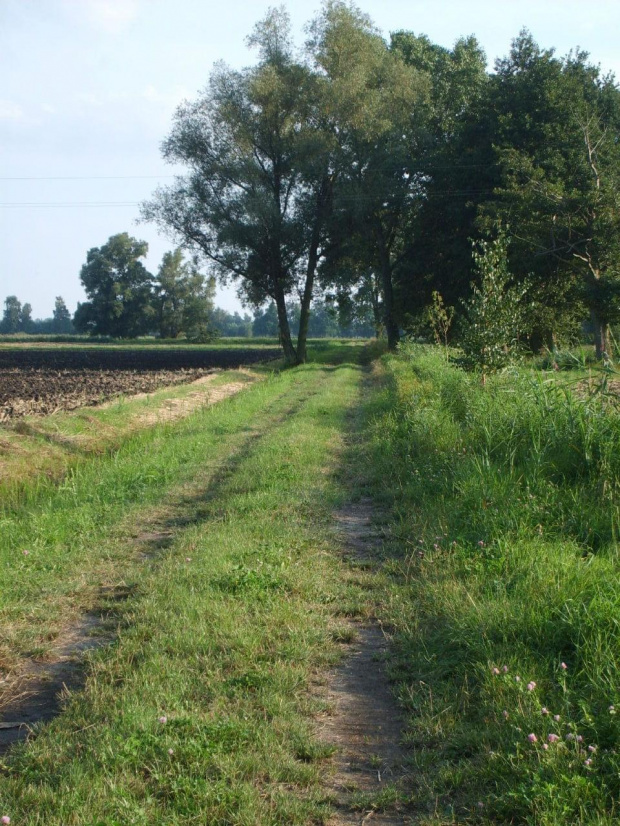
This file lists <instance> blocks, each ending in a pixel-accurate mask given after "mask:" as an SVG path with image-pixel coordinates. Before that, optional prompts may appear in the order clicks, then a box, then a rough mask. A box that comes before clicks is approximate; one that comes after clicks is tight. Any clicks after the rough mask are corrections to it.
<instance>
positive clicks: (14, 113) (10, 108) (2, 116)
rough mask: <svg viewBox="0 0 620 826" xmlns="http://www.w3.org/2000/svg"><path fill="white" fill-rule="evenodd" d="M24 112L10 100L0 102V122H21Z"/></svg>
mask: <svg viewBox="0 0 620 826" xmlns="http://www.w3.org/2000/svg"><path fill="white" fill-rule="evenodd" d="M23 117H24V110H23V109H22V107H21V106H20V105H19V104H18V103H14V102H13V101H12V100H0V120H22V119H23Z"/></svg>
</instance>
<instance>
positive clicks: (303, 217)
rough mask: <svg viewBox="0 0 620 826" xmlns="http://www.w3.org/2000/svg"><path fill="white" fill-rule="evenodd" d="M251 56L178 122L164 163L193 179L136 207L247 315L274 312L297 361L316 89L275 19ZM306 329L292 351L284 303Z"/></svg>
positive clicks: (313, 204) (318, 154)
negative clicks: (239, 299) (237, 292)
mask: <svg viewBox="0 0 620 826" xmlns="http://www.w3.org/2000/svg"><path fill="white" fill-rule="evenodd" d="M248 42H249V44H250V45H252V46H257V47H258V48H259V61H258V64H257V65H256V66H255V67H253V68H251V69H244V70H242V71H233V70H232V69H230V68H228V67H226V66H224V65H223V64H220V65H219V66H217V67H216V69H215V71H214V72H213V73H212V75H211V78H210V81H209V86H208V88H207V90H206V91H205V92H204V93H203V95H202V96H201V97H200V98H199V99H198V100H197V101H195V102H194V103H188V104H185V105H184V106H182V107H181V108H180V109H179V110H178V111H177V114H176V116H175V120H174V125H173V129H172V132H171V134H170V136H169V138H168V139H167V140H166V142H165V143H164V148H163V151H164V157H165V158H166V159H167V160H168V161H170V162H172V163H179V164H183V165H184V166H185V167H187V168H188V170H189V172H188V174H187V175H186V176H185V177H184V178H180V179H178V181H177V183H176V184H175V185H174V186H172V187H168V188H162V189H159V190H158V191H157V192H156V194H155V197H154V199H153V200H152V201H151V202H149V203H147V204H144V205H143V209H142V213H143V216H144V217H145V218H146V219H147V220H152V221H156V222H157V223H159V224H160V225H162V226H163V227H165V228H167V229H168V230H169V231H171V232H172V234H173V235H174V237H175V238H177V239H179V240H180V241H181V242H182V243H183V244H185V245H188V246H190V247H193V248H194V249H197V250H199V251H200V252H201V253H202V254H203V255H204V256H205V257H206V258H207V259H208V260H210V261H211V262H212V265H213V266H214V268H215V270H216V272H218V274H219V275H220V276H221V277H223V278H224V279H228V278H232V279H234V280H238V281H239V282H240V285H241V289H242V291H243V293H244V295H245V297H246V299H247V300H248V302H249V303H251V304H253V305H254V306H256V307H259V306H261V305H263V304H264V303H265V301H267V300H271V301H273V302H274V304H275V307H276V312H277V316H278V327H279V333H280V340H281V343H282V347H283V349H284V353H285V356H286V358H287V360H289V361H291V362H301V361H304V360H305V336H306V330H307V316H308V313H309V307H310V302H311V299H312V293H313V283H314V277H315V272H316V266H317V262H318V259H319V248H320V244H321V238H322V231H323V230H322V228H323V224H324V221H325V215H326V210H327V208H328V203H329V195H330V175H329V167H328V163H327V157H328V154H329V153H328V152H327V151H326V142H325V136H324V134H323V133H322V132H321V130H318V129H316V128H315V127H314V122H315V120H316V119H315V118H313V113H315V112H316V109H317V105H318V104H317V101H318V88H317V83H316V79H315V78H314V77H313V76H312V73H311V72H310V71H309V70H308V69H307V68H306V67H305V66H304V65H302V64H301V63H299V62H297V61H295V60H294V58H293V49H292V43H291V38H290V23H289V19H288V16H287V15H286V13H285V12H284V11H283V10H279V11H276V10H272V11H270V12H269V13H268V15H267V16H266V18H265V19H264V20H263V21H262V22H260V23H259V24H258V25H257V26H256V27H255V29H254V33H253V35H252V36H251V37H250V38H249V41H248ZM294 292H297V293H298V295H299V300H300V305H301V317H302V319H303V323H302V324H301V326H300V333H299V338H298V342H297V347H295V346H294V344H293V341H292V337H291V330H290V324H289V319H288V315H287V306H286V301H287V297H288V296H290V295H291V294H292V293H294Z"/></svg>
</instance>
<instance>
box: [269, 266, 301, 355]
mask: <svg viewBox="0 0 620 826" xmlns="http://www.w3.org/2000/svg"><path fill="white" fill-rule="evenodd" d="M273 297H274V300H275V302H276V310H277V313H278V329H279V331H280V344H281V345H282V349H283V350H284V358H285V359H286V360H287V362H289V364H296V363H297V352H296V350H295V348H294V347H293V340H292V339H291V328H290V325H289V323H288V313H287V312H286V300H285V297H284V290H283V289H282V284H281V282H280V281H279V280H276V282H275V286H274V296H273Z"/></svg>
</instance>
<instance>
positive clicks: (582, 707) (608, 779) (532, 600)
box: [368, 348, 620, 826]
mask: <svg viewBox="0 0 620 826" xmlns="http://www.w3.org/2000/svg"><path fill="white" fill-rule="evenodd" d="M384 370H385V374H384V381H383V390H382V394H380V395H378V396H376V397H375V398H374V401H373V402H372V403H371V404H370V405H369V409H368V415H369V416H370V417H371V419H372V421H373V425H372V437H371V443H372V444H371V446H370V449H369V454H368V466H369V467H370V468H372V471H373V473H374V485H375V492H376V494H377V495H379V496H382V498H383V501H384V502H385V504H386V506H387V507H389V508H391V511H392V519H393V523H392V539H393V541H392V544H391V551H392V553H393V560H392V562H391V563H389V564H390V565H391V567H392V570H393V572H394V576H395V577H396V578H397V579H399V580H400V581H403V582H405V583H406V587H407V594H408V596H407V598H406V599H399V600H394V601H393V603H392V604H391V605H390V606H389V608H388V609H387V611H386V614H385V618H386V619H387V620H389V621H390V622H392V623H393V624H394V627H395V628H396V638H397V658H396V661H395V663H394V669H393V672H394V677H395V679H396V680H397V681H398V683H399V691H400V696H401V699H402V702H403V704H404V706H405V708H406V709H407V710H408V714H409V718H408V735H407V736H408V740H409V742H410V744H411V746H412V749H413V755H414V762H415V772H414V777H415V778H416V786H417V788H416V796H417V800H418V805H419V812H420V822H421V823H429V824H430V823H453V822H458V823H461V822H470V821H482V822H486V821H488V822H494V823H528V824H541V825H542V824H544V825H545V826H551V824H554V825H555V824H566V823H571V824H577V823H579V824H599V825H602V824H612V823H617V822H618V810H617V801H618V798H619V795H620V781H619V777H620V756H619V754H618V742H619V737H620V726H619V723H618V717H617V716H616V707H617V708H618V709H619V710H620V691H619V688H618V669H619V666H620V634H619V631H618V623H617V621H618V615H619V609H620V577H619V576H618V547H617V541H616V540H617V534H618V521H619V510H618V491H619V483H620V451H619V448H620V417H619V416H618V414H617V413H616V412H614V410H613V409H611V408H610V407H609V406H607V405H606V404H605V401H604V399H602V398H600V397H593V398H582V399H579V398H576V397H575V396H574V395H572V394H571V393H569V392H565V390H563V389H562V388H561V387H558V386H557V385H556V384H555V383H554V382H553V381H551V382H544V381H542V380H536V379H535V378H533V376H532V373H531V372H528V371H523V372H518V371H515V372H514V373H511V374H506V375H503V376H498V377H496V378H494V379H492V380H491V381H490V382H489V383H488V385H487V387H486V388H483V387H482V386H481V385H480V383H479V380H478V379H476V378H475V377H472V376H468V375H466V374H464V373H462V372H460V371H458V370H457V369H455V368H453V367H449V366H447V365H446V363H445V360H443V358H442V357H441V356H440V355H439V354H437V353H436V352H434V351H433V350H432V349H430V348H429V349H425V348H410V349H405V350H404V351H403V352H402V354H401V355H400V356H397V357H388V358H386V360H385V362H384ZM401 596H402V592H401Z"/></svg>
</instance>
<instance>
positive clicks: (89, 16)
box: [64, 0, 139, 34]
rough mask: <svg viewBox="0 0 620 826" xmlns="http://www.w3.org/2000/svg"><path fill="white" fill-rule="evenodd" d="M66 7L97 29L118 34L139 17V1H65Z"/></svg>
mask: <svg viewBox="0 0 620 826" xmlns="http://www.w3.org/2000/svg"><path fill="white" fill-rule="evenodd" d="M64 6H65V8H66V9H67V10H68V11H70V12H77V13H78V14H79V15H80V16H81V17H84V16H85V17H86V20H87V21H88V22H89V23H90V24H91V25H92V26H94V27H95V28H98V29H101V30H102V31H104V32H107V33H108V34H118V33H119V32H121V31H123V29H126V28H127V26H129V25H130V23H132V22H133V21H134V20H135V19H136V17H137V16H138V10H139V0H64Z"/></svg>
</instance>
